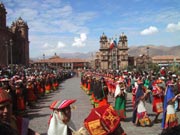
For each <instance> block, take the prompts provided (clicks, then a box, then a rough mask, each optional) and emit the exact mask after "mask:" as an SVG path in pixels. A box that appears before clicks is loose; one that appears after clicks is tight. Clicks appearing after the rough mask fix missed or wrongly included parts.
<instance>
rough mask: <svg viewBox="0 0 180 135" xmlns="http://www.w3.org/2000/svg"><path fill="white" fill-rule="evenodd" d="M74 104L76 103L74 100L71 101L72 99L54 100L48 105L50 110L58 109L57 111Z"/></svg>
mask: <svg viewBox="0 0 180 135" xmlns="http://www.w3.org/2000/svg"><path fill="white" fill-rule="evenodd" d="M74 102H76V100H72V99H66V100H56V101H54V102H52V104H51V105H50V109H58V110H59V109H63V108H66V107H68V106H70V105H71V104H72V103H74Z"/></svg>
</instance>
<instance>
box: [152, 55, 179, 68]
mask: <svg viewBox="0 0 180 135" xmlns="http://www.w3.org/2000/svg"><path fill="white" fill-rule="evenodd" d="M152 62H153V63H155V64H158V65H159V66H170V65H173V64H175V65H180V57H178V56H173V55H162V56H154V57H152Z"/></svg>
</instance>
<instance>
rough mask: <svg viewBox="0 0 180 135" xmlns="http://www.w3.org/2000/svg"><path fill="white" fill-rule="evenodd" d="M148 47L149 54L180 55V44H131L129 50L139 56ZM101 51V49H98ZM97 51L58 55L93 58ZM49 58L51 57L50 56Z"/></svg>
mask: <svg viewBox="0 0 180 135" xmlns="http://www.w3.org/2000/svg"><path fill="white" fill-rule="evenodd" d="M147 47H149V55H150V56H151V57H152V56H159V55H174V56H179V57H180V45H178V46H172V47H167V46H163V45H161V46H156V45H144V46H130V47H129V50H128V54H129V55H130V56H139V55H140V54H147ZM97 51H99V50H97ZM95 53H96V52H88V53H80V52H76V53H60V54H58V56H60V57H61V58H80V59H92V57H95ZM48 58H49V57H48Z"/></svg>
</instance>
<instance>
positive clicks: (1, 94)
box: [0, 89, 11, 106]
mask: <svg viewBox="0 0 180 135" xmlns="http://www.w3.org/2000/svg"><path fill="white" fill-rule="evenodd" d="M8 102H11V97H10V95H9V94H8V93H7V92H6V91H4V90H2V89H0V106H1V105H4V104H5V103H8Z"/></svg>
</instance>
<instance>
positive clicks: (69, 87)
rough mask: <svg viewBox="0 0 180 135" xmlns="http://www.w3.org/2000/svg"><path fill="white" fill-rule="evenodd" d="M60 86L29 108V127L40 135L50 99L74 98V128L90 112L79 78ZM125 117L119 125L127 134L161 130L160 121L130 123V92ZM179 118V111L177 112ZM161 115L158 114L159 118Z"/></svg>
mask: <svg viewBox="0 0 180 135" xmlns="http://www.w3.org/2000/svg"><path fill="white" fill-rule="evenodd" d="M60 85H61V86H60V88H59V90H57V91H54V92H53V93H50V94H48V95H46V96H45V97H44V98H43V99H40V100H38V103H37V105H38V107H37V108H36V109H31V110H29V112H28V114H29V118H30V128H32V129H34V130H35V131H37V132H39V133H40V134H41V135H46V132H47V129H48V124H47V123H48V119H49V116H50V114H51V110H50V109H49V105H50V104H51V103H52V101H54V100H57V99H76V100H77V101H76V102H75V103H74V106H75V109H73V110H72V121H73V123H74V128H75V129H79V128H80V127H82V126H83V121H84V119H85V118H86V117H87V116H88V114H89V113H90V110H91V108H92V106H91V105H90V101H89V98H88V96H87V95H86V94H85V92H84V91H83V90H82V89H81V88H80V78H78V77H74V78H70V79H68V80H66V81H64V82H63V83H62V84H60ZM109 102H110V103H111V104H112V105H114V99H113V98H112V97H109ZM146 108H147V110H148V113H149V114H150V119H154V114H153V113H152V111H151V110H152V109H151V104H148V103H147V104H146ZM126 111H127V119H126V120H125V121H124V122H121V125H122V127H123V129H124V130H125V132H126V133H127V135H138V134H143V135H157V134H159V133H160V132H161V123H158V124H154V125H153V126H152V127H136V126H134V125H133V124H132V122H131V119H132V103H131V94H130V93H128V95H127V110H126ZM177 114H178V117H179V118H180V113H179V112H178V113H177ZM161 116H162V115H160V116H159V118H161Z"/></svg>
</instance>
